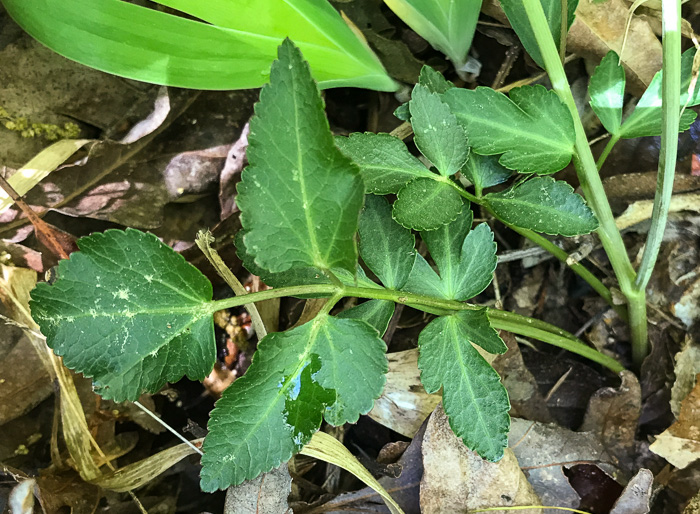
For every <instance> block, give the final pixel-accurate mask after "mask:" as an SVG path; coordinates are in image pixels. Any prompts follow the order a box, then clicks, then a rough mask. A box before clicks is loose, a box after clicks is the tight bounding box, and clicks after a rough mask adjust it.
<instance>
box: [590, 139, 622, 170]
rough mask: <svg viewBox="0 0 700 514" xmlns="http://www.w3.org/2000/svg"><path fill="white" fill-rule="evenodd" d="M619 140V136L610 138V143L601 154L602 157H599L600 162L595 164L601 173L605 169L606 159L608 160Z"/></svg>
mask: <svg viewBox="0 0 700 514" xmlns="http://www.w3.org/2000/svg"><path fill="white" fill-rule="evenodd" d="M619 140H620V138H619V137H617V136H610V141H608V144H607V145H605V148H603V153H602V154H600V157H598V160H597V161H596V163H595V165H596V168H598V171H600V169H601V168H602V167H603V163H604V162H605V159H607V158H608V155H610V152H611V151H612V149H613V147H614V146H615V144H616V143H617V142H618V141H619Z"/></svg>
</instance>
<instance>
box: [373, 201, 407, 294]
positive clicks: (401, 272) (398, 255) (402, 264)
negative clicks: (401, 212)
mask: <svg viewBox="0 0 700 514" xmlns="http://www.w3.org/2000/svg"><path fill="white" fill-rule="evenodd" d="M415 244H416V240H415V237H414V236H413V234H412V233H411V231H410V230H408V229H406V228H404V227H402V226H401V225H399V224H398V223H396V222H395V221H394V220H393V219H392V218H391V206H390V205H389V202H388V201H387V200H386V199H385V198H383V197H381V196H374V195H367V196H366V197H365V207H364V209H362V212H361V213H360V256H361V257H362V260H363V261H364V263H365V264H366V265H367V267H368V268H369V269H370V270H372V273H374V274H375V275H377V278H379V280H381V282H382V284H384V286H386V287H388V288H390V289H400V288H401V287H402V286H403V285H404V284H405V283H406V280H408V275H409V274H410V273H411V269H412V268H413V263H414V262H415V260H416V250H415Z"/></svg>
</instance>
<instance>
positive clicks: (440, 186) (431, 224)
mask: <svg viewBox="0 0 700 514" xmlns="http://www.w3.org/2000/svg"><path fill="white" fill-rule="evenodd" d="M463 205H464V202H463V201H462V197H461V196H459V193H457V191H455V190H454V189H453V188H452V186H450V185H448V184H445V183H444V182H439V181H436V180H433V179H432V178H418V179H416V180H413V181H411V182H409V183H408V184H406V185H405V186H404V187H403V188H402V189H401V191H399V194H398V196H397V199H396V201H395V202H394V208H393V211H392V215H393V217H394V219H395V220H396V221H397V222H399V223H400V224H401V225H402V226H404V227H406V228H411V229H414V230H435V229H437V228H439V227H441V226H442V225H444V224H446V223H449V222H450V221H452V220H454V219H455V218H457V216H459V213H460V212H462V208H463Z"/></svg>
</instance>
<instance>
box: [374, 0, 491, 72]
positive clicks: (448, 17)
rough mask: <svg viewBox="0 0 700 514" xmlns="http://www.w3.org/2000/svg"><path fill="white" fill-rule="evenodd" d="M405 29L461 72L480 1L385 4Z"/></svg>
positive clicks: (396, 0) (422, 0) (405, 0)
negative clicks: (439, 53)
mask: <svg viewBox="0 0 700 514" xmlns="http://www.w3.org/2000/svg"><path fill="white" fill-rule="evenodd" d="M384 2H385V3H386V5H388V6H389V8H390V9H391V10H392V11H394V12H395V13H396V15H397V16H398V17H399V18H401V19H402V20H403V21H404V23H406V25H408V26H409V27H411V28H412V29H413V30H415V31H416V32H417V33H418V34H419V35H420V36H421V37H423V38H425V39H426V40H427V41H428V42H429V43H430V44H431V45H433V47H434V48H436V49H437V50H440V51H441V52H442V53H444V54H445V55H446V56H447V57H449V58H450V60H451V61H452V63H453V64H454V66H455V68H457V69H459V68H461V67H462V66H463V65H464V63H465V62H466V59H467V52H468V51H469V47H470V46H471V43H472V38H473V37H474V31H475V29H476V22H477V21H478V19H479V11H480V10H481V0H384Z"/></svg>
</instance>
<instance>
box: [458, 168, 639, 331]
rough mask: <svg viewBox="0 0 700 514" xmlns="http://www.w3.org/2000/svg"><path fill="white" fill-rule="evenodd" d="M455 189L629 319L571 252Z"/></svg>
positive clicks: (459, 189) (625, 312) (478, 199)
mask: <svg viewBox="0 0 700 514" xmlns="http://www.w3.org/2000/svg"><path fill="white" fill-rule="evenodd" d="M451 184H452V185H453V187H454V188H455V190H456V191H457V192H458V193H459V194H460V195H462V196H463V197H464V198H466V199H468V200H470V201H472V202H474V203H476V204H478V205H481V206H482V207H483V208H484V209H486V210H487V211H488V212H489V213H490V214H491V215H492V216H493V217H495V218H496V219H497V220H499V221H500V222H501V223H503V224H504V225H506V226H507V227H508V228H510V229H511V230H513V231H515V232H517V233H518V234H520V235H521V236H523V237H525V238H527V239H529V240H530V241H532V242H533V243H535V244H536V245H538V246H539V247H541V248H543V249H544V250H546V251H547V252H549V253H551V254H552V255H553V256H554V257H556V258H557V259H559V260H560V261H561V262H563V263H564V264H566V265H567V266H569V267H570V268H571V270H572V271H573V272H574V273H576V274H577V275H578V276H579V277H581V278H582V279H583V280H585V281H586V282H588V285H590V286H591V287H592V288H593V290H594V291H596V292H597V293H598V294H599V295H600V296H601V297H602V298H603V299H604V300H605V301H606V302H608V304H609V305H610V306H611V307H612V308H613V309H615V312H617V313H618V314H619V315H620V317H621V318H622V319H624V320H626V319H627V311H626V309H625V308H624V306H623V305H617V304H615V303H614V302H613V297H612V293H611V292H610V289H608V288H607V287H605V284H603V283H602V282H601V281H600V280H599V279H598V277H596V276H595V275H594V274H593V273H591V272H590V271H589V270H588V269H587V268H586V267H585V266H584V265H583V264H581V263H578V262H574V263H571V262H569V254H568V253H566V252H565V251H564V250H562V249H561V248H559V247H558V246H557V245H555V244H554V243H552V242H551V241H550V240H549V239H547V238H546V237H544V236H542V235H540V234H538V233H537V232H533V231H532V230H530V229H526V228H520V227H517V226H515V225H511V224H510V223H508V222H506V221H503V220H502V219H500V218H499V217H498V216H497V215H496V214H495V213H494V212H493V211H492V210H491V209H490V208H489V206H488V205H487V204H486V202H485V201H484V200H483V198H476V197H474V196H473V195H471V194H469V192H467V191H465V190H464V189H462V188H461V187H459V186H458V185H457V184H454V183H453V182H451Z"/></svg>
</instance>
